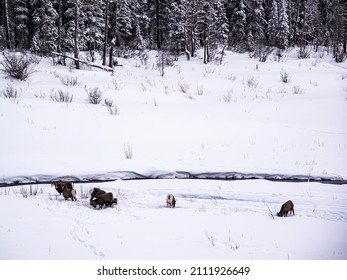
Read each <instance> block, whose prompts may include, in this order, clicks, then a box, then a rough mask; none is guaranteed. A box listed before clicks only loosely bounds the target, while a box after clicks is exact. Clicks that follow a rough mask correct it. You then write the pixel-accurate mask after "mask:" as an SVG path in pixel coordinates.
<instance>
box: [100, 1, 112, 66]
mask: <svg viewBox="0 0 347 280" xmlns="http://www.w3.org/2000/svg"><path fill="white" fill-rule="evenodd" d="M108 10H109V0H106V11H105V33H104V49H103V52H102V65H106V53H107V37H108V12H109V11H108ZM110 63H111V62H110Z"/></svg>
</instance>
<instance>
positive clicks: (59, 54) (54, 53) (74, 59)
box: [52, 52, 121, 73]
mask: <svg viewBox="0 0 347 280" xmlns="http://www.w3.org/2000/svg"><path fill="white" fill-rule="evenodd" d="M52 54H53V55H56V56H61V57H64V58H68V59H72V60H73V61H78V62H80V63H83V64H86V65H88V66H91V67H95V68H99V69H101V70H104V71H107V72H111V73H113V68H111V67H108V66H104V65H99V64H94V63H91V62H88V61H85V60H81V59H79V58H75V57H72V56H69V55H66V54H62V53H57V52H52ZM120 66H121V65H120Z"/></svg>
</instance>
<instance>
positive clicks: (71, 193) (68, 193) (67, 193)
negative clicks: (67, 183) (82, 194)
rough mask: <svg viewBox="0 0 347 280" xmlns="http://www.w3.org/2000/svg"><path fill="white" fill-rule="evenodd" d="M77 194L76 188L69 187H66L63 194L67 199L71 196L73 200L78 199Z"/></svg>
mask: <svg viewBox="0 0 347 280" xmlns="http://www.w3.org/2000/svg"><path fill="white" fill-rule="evenodd" d="M76 195H77V193H76V191H75V190H74V189H68V188H66V187H64V189H63V196H64V198H65V200H67V199H68V198H71V200H72V201H74V200H77V198H76Z"/></svg>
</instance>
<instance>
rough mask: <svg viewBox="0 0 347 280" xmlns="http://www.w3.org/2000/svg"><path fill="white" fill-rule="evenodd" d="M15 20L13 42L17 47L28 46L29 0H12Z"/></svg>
mask: <svg viewBox="0 0 347 280" xmlns="http://www.w3.org/2000/svg"><path fill="white" fill-rule="evenodd" d="M13 7H14V15H15V17H14V21H15V25H14V26H15V44H16V47H17V48H19V49H28V48H29V47H30V39H31V38H29V26H30V24H29V23H30V18H29V16H30V15H29V0H13Z"/></svg>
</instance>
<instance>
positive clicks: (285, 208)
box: [277, 200, 294, 217]
mask: <svg viewBox="0 0 347 280" xmlns="http://www.w3.org/2000/svg"><path fill="white" fill-rule="evenodd" d="M289 212H292V213H293V215H294V203H293V202H292V201H291V200H288V201H287V202H286V203H284V204H283V205H282V207H281V210H280V212H278V213H277V216H278V217H283V216H284V217H287V215H288V213H289Z"/></svg>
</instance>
